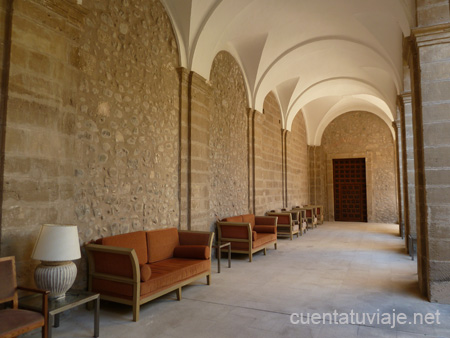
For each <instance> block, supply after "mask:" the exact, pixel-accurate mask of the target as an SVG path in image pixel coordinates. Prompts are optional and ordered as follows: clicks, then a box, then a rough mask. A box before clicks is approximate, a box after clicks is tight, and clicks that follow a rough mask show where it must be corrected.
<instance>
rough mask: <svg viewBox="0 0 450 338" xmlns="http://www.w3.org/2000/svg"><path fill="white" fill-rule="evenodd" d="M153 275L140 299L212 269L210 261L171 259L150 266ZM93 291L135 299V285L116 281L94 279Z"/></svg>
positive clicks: (143, 289) (145, 283)
mask: <svg viewBox="0 0 450 338" xmlns="http://www.w3.org/2000/svg"><path fill="white" fill-rule="evenodd" d="M150 268H151V271H152V275H151V277H150V279H149V280H147V281H146V282H141V296H140V298H143V297H146V296H149V295H151V294H154V293H157V292H160V291H162V290H164V289H166V288H168V287H170V286H172V285H174V284H177V283H179V282H182V281H184V280H186V279H189V278H191V277H195V276H196V275H199V274H201V273H204V272H207V271H209V270H210V268H211V261H210V260H209V259H202V260H201V259H184V258H171V259H167V260H163V261H160V262H156V263H152V264H150ZM92 290H93V291H94V292H101V293H102V294H103V295H110V296H115V297H121V298H125V299H130V300H131V299H133V285H131V284H124V283H119V282H115V281H109V280H104V279H98V278H93V279H92Z"/></svg>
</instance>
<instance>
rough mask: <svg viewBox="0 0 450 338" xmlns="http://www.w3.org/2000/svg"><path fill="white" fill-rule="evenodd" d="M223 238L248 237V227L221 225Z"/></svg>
mask: <svg viewBox="0 0 450 338" xmlns="http://www.w3.org/2000/svg"><path fill="white" fill-rule="evenodd" d="M221 231H222V238H238V239H248V228H247V227H246V226H238V225H225V226H222V227H221Z"/></svg>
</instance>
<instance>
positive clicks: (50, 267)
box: [31, 224, 81, 299]
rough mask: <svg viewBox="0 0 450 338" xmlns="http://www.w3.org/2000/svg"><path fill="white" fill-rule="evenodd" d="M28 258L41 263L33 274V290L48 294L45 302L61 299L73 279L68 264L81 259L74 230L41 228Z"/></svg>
mask: <svg viewBox="0 0 450 338" xmlns="http://www.w3.org/2000/svg"><path fill="white" fill-rule="evenodd" d="M31 257H32V258H33V259H36V260H40V261H41V264H39V265H38V266H37V267H36V270H35V272H34V280H35V282H36V286H37V287H38V288H40V289H43V290H48V291H50V294H49V298H52V299H55V298H62V297H64V296H65V295H66V291H67V290H69V289H70V287H71V286H72V285H73V282H74V281H75V278H76V276H77V266H76V265H75V264H74V263H73V262H72V260H74V259H79V258H81V252H80V244H79V240H78V229H77V226H76V225H54V224H44V225H42V226H41V231H40V232H39V236H38V239H37V241H36V244H35V246H34V250H33V254H32V256H31Z"/></svg>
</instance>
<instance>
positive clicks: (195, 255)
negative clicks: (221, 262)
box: [173, 245, 210, 259]
mask: <svg viewBox="0 0 450 338" xmlns="http://www.w3.org/2000/svg"><path fill="white" fill-rule="evenodd" d="M173 257H177V258H191V259H208V258H209V257H210V249H209V246H206V245H179V246H176V247H175V249H174V250H173Z"/></svg>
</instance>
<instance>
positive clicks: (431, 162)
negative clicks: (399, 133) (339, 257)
mask: <svg viewBox="0 0 450 338" xmlns="http://www.w3.org/2000/svg"><path fill="white" fill-rule="evenodd" d="M443 6H444V7H445V9H446V11H445V12H443V13H444V14H445V17H444V18H440V20H439V21H441V22H442V21H445V22H446V23H444V24H442V23H435V22H431V23H430V22H422V21H419V24H420V23H424V24H431V25H430V26H426V27H421V28H417V29H414V30H413V39H412V47H413V53H412V61H413V65H414V68H413V75H414V86H413V88H414V95H413V104H414V121H413V122H414V135H415V142H414V143H415V159H416V209H417V221H418V224H420V229H419V228H418V234H417V245H418V274H419V284H420V287H421V290H422V292H423V293H424V294H426V295H428V297H429V299H430V300H431V301H435V302H442V303H450V223H449V221H448V220H449V219H450V169H449V168H450V133H449V130H450V114H449V111H450V23H449V22H450V18H449V3H448V1H446V2H443ZM419 9H420V8H419ZM430 10H431V9H430ZM419 14H420V12H419ZM421 18H422V19H423V20H424V17H421Z"/></svg>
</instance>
